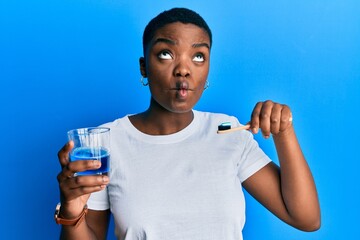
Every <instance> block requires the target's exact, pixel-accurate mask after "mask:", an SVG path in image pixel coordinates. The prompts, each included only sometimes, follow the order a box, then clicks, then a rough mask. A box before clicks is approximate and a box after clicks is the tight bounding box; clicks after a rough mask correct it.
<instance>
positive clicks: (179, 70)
mask: <svg viewBox="0 0 360 240" xmlns="http://www.w3.org/2000/svg"><path fill="white" fill-rule="evenodd" d="M174 75H175V76H176V77H189V76H190V67H189V64H188V63H187V62H186V60H185V59H180V60H179V61H178V62H177V63H176V66H175V68H174Z"/></svg>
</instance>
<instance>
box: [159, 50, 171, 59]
mask: <svg viewBox="0 0 360 240" xmlns="http://www.w3.org/2000/svg"><path fill="white" fill-rule="evenodd" d="M158 57H159V58H160V59H172V56H171V54H170V53H169V52H168V51H162V52H161V53H159V55H158Z"/></svg>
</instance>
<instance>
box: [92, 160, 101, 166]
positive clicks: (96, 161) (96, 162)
mask: <svg viewBox="0 0 360 240" xmlns="http://www.w3.org/2000/svg"><path fill="white" fill-rule="evenodd" d="M93 164H94V167H96V168H99V167H100V166H101V162H100V161H99V160H94V161H93Z"/></svg>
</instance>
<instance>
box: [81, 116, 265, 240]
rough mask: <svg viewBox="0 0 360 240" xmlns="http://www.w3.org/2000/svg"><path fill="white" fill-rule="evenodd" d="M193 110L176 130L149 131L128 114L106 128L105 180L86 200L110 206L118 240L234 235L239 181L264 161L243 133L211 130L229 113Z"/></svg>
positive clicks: (238, 224)
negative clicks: (107, 158)
mask: <svg viewBox="0 0 360 240" xmlns="http://www.w3.org/2000/svg"><path fill="white" fill-rule="evenodd" d="M193 112H194V119H193V121H192V122H191V124H190V125H189V126H187V127H186V128H185V129H183V130H181V131H180V132H177V133H174V134H170V135H161V136H152V135H147V134H144V133H142V132H140V131H139V130H137V129H136V128H135V127H134V126H133V125H132V124H131V122H130V121H129V118H128V116H125V117H123V118H121V119H118V120H115V121H114V122H111V123H107V124H105V125H103V126H106V127H110V128H111V170H110V173H109V177H110V184H109V185H108V187H107V188H106V189H105V190H103V191H101V192H97V193H93V194H92V195H91V197H90V199H89V201H88V206H89V208H90V209H94V210H105V209H109V208H110V210H111V212H112V214H113V216H114V222H115V234H116V236H117V238H118V239H121V240H123V239H126V240H135V239H136V240H145V239H146V240H168V239H171V240H180V239H181V240H185V239H186V240H208V239H214V240H219V239H226V240H232V239H234V240H235V239H236V240H239V239H240V240H241V239H242V229H243V226H244V223H245V202H244V195H243V192H242V187H241V182H243V181H244V180H246V179H247V178H248V177H249V176H251V175H252V174H254V173H255V172H256V171H258V170H259V169H260V168H262V167H264V166H265V165H266V164H268V163H269V162H270V159H269V158H268V157H267V156H266V155H265V154H264V153H263V151H262V150H261V149H260V148H259V146H258V144H257V142H256V141H255V140H254V139H253V136H252V134H251V133H250V132H248V131H237V132H232V133H227V134H217V132H216V131H217V127H218V125H219V124H220V123H222V122H228V121H230V122H231V123H232V126H233V127H236V126H239V122H238V120H237V119H236V118H235V117H231V116H228V115H224V114H215V113H207V112H199V111H195V110H194V111H193Z"/></svg>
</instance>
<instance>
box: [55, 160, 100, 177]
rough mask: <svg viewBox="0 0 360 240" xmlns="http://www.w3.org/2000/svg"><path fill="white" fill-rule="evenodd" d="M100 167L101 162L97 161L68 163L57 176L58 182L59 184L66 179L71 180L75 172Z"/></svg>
mask: <svg viewBox="0 0 360 240" xmlns="http://www.w3.org/2000/svg"><path fill="white" fill-rule="evenodd" d="M100 167H101V161H99V160H77V161H74V162H69V163H68V164H67V165H65V167H64V168H63V170H62V171H61V173H60V174H59V175H58V181H59V182H61V181H64V180H66V179H68V178H72V177H74V174H75V173H77V172H83V171H86V170H93V169H98V168H100Z"/></svg>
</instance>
